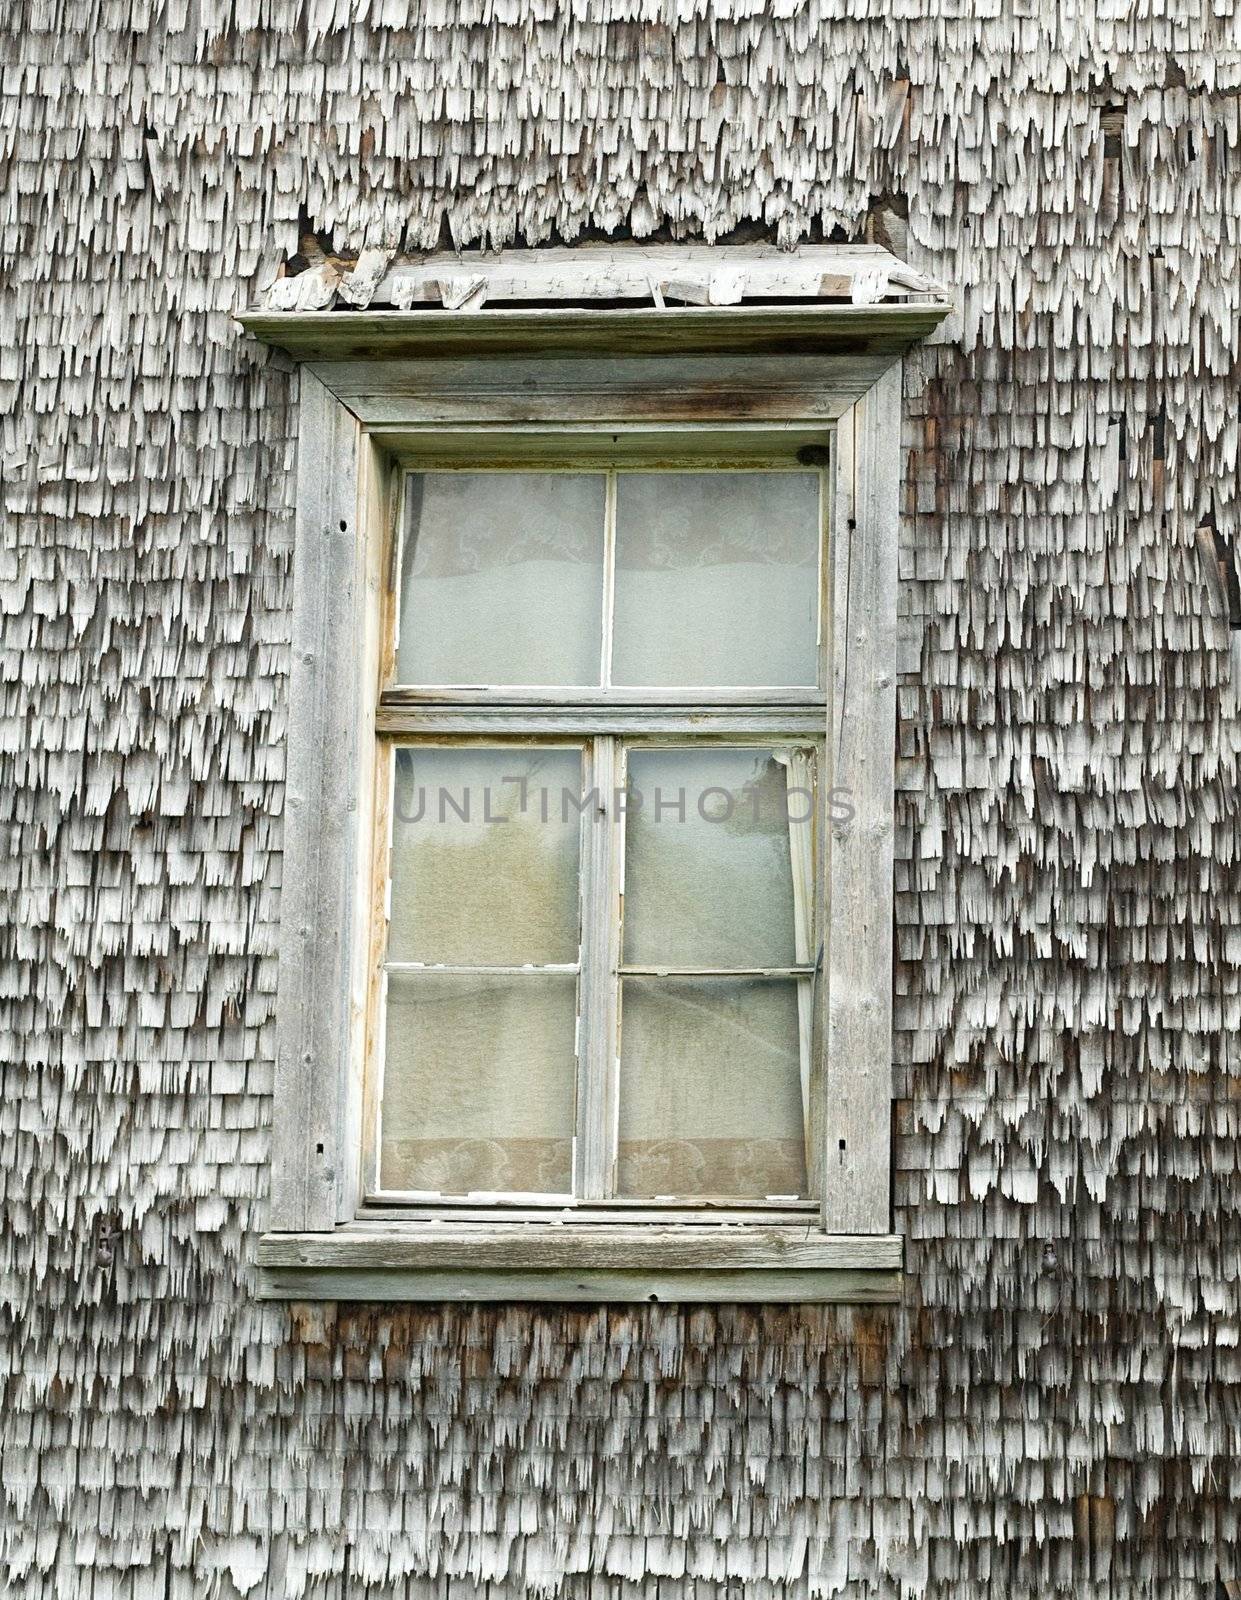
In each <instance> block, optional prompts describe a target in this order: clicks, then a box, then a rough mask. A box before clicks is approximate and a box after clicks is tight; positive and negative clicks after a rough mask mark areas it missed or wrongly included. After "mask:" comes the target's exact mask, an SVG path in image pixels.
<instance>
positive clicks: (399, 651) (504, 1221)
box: [248, 280, 942, 1300]
mask: <svg viewBox="0 0 1241 1600" xmlns="http://www.w3.org/2000/svg"><path fill="white" fill-rule="evenodd" d="M824 281H826V280H824ZM697 309H698V310H699V311H701V315H700V316H699V317H698V320H695V319H694V317H690V318H689V320H688V321H687V320H686V315H685V314H684V313H680V314H678V313H673V312H671V311H667V310H664V311H656V312H648V313H646V314H645V316H646V317H647V319H648V321H647V323H644V322H643V321H642V318H641V317H638V318H637V319H636V320H635V318H634V315H633V313H626V312H619V313H618V312H616V311H611V310H610V311H608V312H604V313H597V312H592V313H589V314H585V315H584V316H583V315H582V314H579V316H578V318H577V320H576V321H575V317H574V314H573V313H571V312H568V313H565V314H563V315H559V314H556V315H554V320H553V321H552V323H551V324H550V326H551V327H553V328H554V329H555V338H556V340H557V341H558V342H559V345H560V346H563V347H565V348H562V349H558V350H557V353H556V354H555V355H549V354H547V353H546V344H547V339H548V327H549V323H548V322H546V321H544V322H543V323H539V322H538V321H537V317H538V316H539V315H540V314H541V315H543V316H544V317H547V316H549V315H553V314H550V313H547V312H542V313H535V312H527V313H520V312H519V313H506V312H503V311H496V312H494V313H486V314H474V320H473V321H471V316H470V315H469V314H464V313H463V314H457V313H449V312H442V311H441V312H437V313H427V312H422V313H408V314H405V313H386V314H385V313H379V314H378V315H373V314H372V315H368V316H365V317H358V316H355V315H351V314H348V313H346V314H343V315H328V314H318V315H317V316H316V314H314V313H311V314H306V315H303V314H299V313H287V312H285V313H281V312H277V313H272V314H268V315H267V317H266V320H264V318H263V317H262V316H257V317H253V318H250V319H248V320H249V322H250V325H251V326H252V327H253V328H254V329H255V331H257V332H259V333H260V334H261V335H263V336H265V337H268V338H271V339H272V340H273V342H278V343H282V344H283V345H284V346H285V347H286V348H288V349H290V350H292V351H293V353H294V354H296V355H298V356H299V357H303V358H306V357H308V358H309V363H308V365H306V366H304V367H303V370H302V376H301V383H302V403H301V419H300V434H299V480H298V508H297V512H298V521H297V591H296V601H295V618H294V647H293V658H292V670H291V679H290V740H289V779H288V804H287V823H286V828H287V839H286V876H285V889H284V896H285V905H284V927H283V935H282V938H283V945H282V952H281V969H280V985H281V992H280V997H279V1014H280V1035H279V1042H278V1070H277V1080H276V1086H275V1102H274V1111H273V1117H274V1138H275V1152H274V1162H273V1215H272V1224H271V1228H270V1230H269V1232H268V1234H267V1235H266V1236H265V1237H264V1239H263V1241H262V1244H261V1248H260V1261H261V1263H262V1267H263V1284H264V1287H265V1290H266V1292H268V1293H272V1294H276V1295H283V1296H294V1297H305V1296H308V1295H313V1294H323V1295H327V1296H332V1297H335V1298H371V1297H379V1298H442V1297H464V1298H491V1299H495V1298H552V1299H566V1298H567V1299H590V1298H596V1297H598V1298H619V1299H635V1298H642V1299H647V1298H680V1299H755V1298H767V1299H784V1300H788V1299H807V1300H809V1299H832V1298H855V1299H883V1298H887V1297H890V1296H891V1295H893V1294H895V1293H896V1292H898V1284H899V1275H898V1268H899V1260H900V1241H899V1240H898V1239H895V1238H893V1237H892V1236H891V1233H890V1220H889V1210H888V1171H889V1160H890V1152H889V1126H888V1125H889V1108H890V1096H891V1045H890V1034H891V945H890V940H891V903H892V815H893V793H892V786H893V696H894V684H895V632H896V621H895V614H896V596H895V581H896V556H895V551H896V526H897V463H898V454H899V395H900V377H899V367H898V366H897V365H896V362H897V358H898V357H899V353H900V349H901V348H902V347H903V345H904V344H907V343H908V340H909V337H910V331H911V330H912V329H913V328H914V327H915V326H917V327H918V328H920V329H921V330H923V331H925V328H926V327H929V326H932V325H933V323H934V321H935V320H937V319H938V317H939V316H940V315H942V307H937V308H935V309H934V310H933V311H932V309H931V308H928V307H925V306H924V307H922V308H921V310H920V312H919V314H918V317H914V316H913V315H912V314H911V313H910V312H909V310H908V308H907V307H903V306H894V307H887V308H882V309H880V310H876V311H874V312H872V313H870V317H869V320H866V319H864V318H862V317H860V316H858V315H857V313H856V308H853V307H848V308H840V307H833V308H827V307H816V308H815V311H816V317H817V320H815V321H813V322H810V321H807V320H805V308H804V307H798V308H797V312H796V313H794V320H793V322H792V323H788V321H787V318H786V319H785V322H784V323H781V319H780V315H779V314H778V313H775V312H773V311H772V309H771V308H770V307H763V308H762V309H761V311H746V310H743V309H742V308H740V307H730V308H728V309H727V310H724V311H706V310H703V309H702V308H697ZM902 315H903V317H904V321H903V322H902V320H901V318H902ZM618 316H619V317H620V318H621V319H622V323H623V331H624V333H625V335H626V340H625V341H622V345H623V346H624V352H623V354H619V355H618V354H617V353H616V352H615V350H614V349H613V345H614V344H615V336H614V334H613V329H614V328H615V327H616V326H617V325H616V323H615V320H612V321H609V320H608V319H609V318H612V319H615V318H616V317H618ZM678 316H679V318H680V320H679V321H678ZM799 316H800V318H801V320H798V317H799ZM486 318H490V320H486ZM523 318H524V319H525V322H524V323H523V320H522V319H523ZM531 318H534V319H535V321H534V322H533V323H531V321H530V319H531ZM592 318H593V321H592V320H591V319H592ZM919 318H920V319H921V320H919ZM626 319H627V320H626ZM669 319H671V320H669ZM773 319H774V320H773ZM674 325H675V328H676V331H677V337H676V339H675V340H674V344H675V346H676V348H674V350H673V351H672V352H671V353H669V351H668V350H667V349H666V341H667V335H668V330H669V329H670V328H673V327H674ZM644 327H645V328H646V330H647V331H646V334H645V336H644V337H643V336H642V330H643V328H644ZM789 327H795V328H796V331H797V333H798V337H799V341H800V343H801V344H803V345H804V346H805V348H804V349H797V350H795V351H794V352H793V353H792V354H789V353H788V351H787V344H788V337H789ZM654 328H658V335H657V336H656V335H655V334H653V333H652V332H651V329H654ZM449 335H452V337H449ZM536 335H537V337H536ZM457 337H461V338H464V339H465V343H464V345H463V346H462V347H461V348H458V347H457V346H456V345H455V343H454V339H455V338H457ZM532 342H533V344H534V346H535V347H536V348H534V349H532V348H531V345H532ZM601 342H602V343H603V344H604V345H605V346H606V347H607V352H606V353H602V352H601V351H600V349H599V345H600V343H601ZM773 344H774V345H775V346H776V347H777V349H778V350H779V351H782V352H783V353H776V350H773V349H771V348H769V347H770V346H771V345H773ZM734 346H735V347H734Z"/></svg>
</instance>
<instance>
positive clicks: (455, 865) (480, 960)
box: [388, 745, 582, 966]
mask: <svg viewBox="0 0 1241 1600" xmlns="http://www.w3.org/2000/svg"><path fill="white" fill-rule="evenodd" d="M581 788H582V757H581V751H580V750H563V749H561V750H557V749H531V748H530V747H528V746H527V747H526V748H524V749H522V748H508V749H475V748H458V749H451V750H446V749H434V748H427V747H424V746H421V745H403V746H401V747H399V748H398V749H397V751H396V774H395V780H394V783H393V810H392V857H391V873H392V884H391V904H390V907H389V925H388V959H389V960H390V961H432V962H444V963H447V964H451V965H455V966H460V965H469V966H518V965H525V964H526V963H527V962H534V963H539V964H542V963H546V962H566V961H576V960H577V951H578V879H577V869H578V835H579V826H580V825H579V821H578V818H579V815H580V812H579V809H578V799H579V796H580V794H581Z"/></svg>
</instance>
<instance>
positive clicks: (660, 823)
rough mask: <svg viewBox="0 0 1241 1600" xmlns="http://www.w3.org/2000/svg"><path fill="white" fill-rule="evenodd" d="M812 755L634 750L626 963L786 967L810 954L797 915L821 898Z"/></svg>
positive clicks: (627, 835) (628, 834) (628, 830)
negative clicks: (816, 891) (815, 875)
mask: <svg viewBox="0 0 1241 1600" xmlns="http://www.w3.org/2000/svg"><path fill="white" fill-rule="evenodd" d="M794 754H798V755H800V756H801V760H800V762H799V763H798V766H799V767H800V771H794V763H793V759H792V758H793V756H794ZM809 754H810V752H796V753H795V752H793V751H781V752H779V753H778V755H779V759H778V756H777V752H774V751H772V750H762V749H737V748H718V747H717V748H711V749H703V750H667V749H662V750H660V749H647V750H642V749H631V750H630V752H629V783H628V787H629V801H628V804H629V812H628V816H627V820H626V828H625V960H626V961H627V962H629V963H636V964H639V965H642V966H655V965H659V964H661V963H668V964H670V965H675V966H682V967H684V966H704V967H783V966H789V965H791V964H793V963H794V962H796V961H798V960H804V959H805V955H804V954H803V955H801V956H799V955H798V950H797V945H798V940H797V915H798V914H799V913H800V914H803V915H805V914H808V912H809V908H810V904H811V897H812V896H813V883H812V881H807V880H810V879H811V874H812V870H813V869H812V865H811V862H812V859H813V837H814V820H813V813H814V800H813V795H812V794H811V793H810V788H811V785H812V783H813V779H812V777H811V771H812V763H811V762H810V761H808V760H807V759H806V758H807V756H808V755H809ZM794 778H800V779H801V781H799V782H792V781H790V780H791V779H794ZM801 845H807V846H809V847H810V848H808V849H806V850H804V851H800V852H799V881H798V883H797V884H796V886H795V883H794V874H793V865H792V862H793V854H794V848H795V847H797V846H801ZM795 887H796V890H797V894H796V898H795V893H794V890H795Z"/></svg>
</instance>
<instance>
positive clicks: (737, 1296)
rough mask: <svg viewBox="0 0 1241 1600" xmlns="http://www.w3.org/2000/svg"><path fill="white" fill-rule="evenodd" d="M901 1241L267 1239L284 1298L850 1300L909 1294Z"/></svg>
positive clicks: (747, 1233)
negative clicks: (904, 1280) (904, 1283)
mask: <svg viewBox="0 0 1241 1600" xmlns="http://www.w3.org/2000/svg"><path fill="white" fill-rule="evenodd" d="M901 1259H902V1240H901V1239H900V1237H899V1236H897V1235H893V1234H854V1235H848V1236H841V1235H828V1234H824V1233H822V1232H819V1231H818V1230H817V1229H810V1228H808V1227H806V1225H805V1224H804V1223H801V1224H772V1225H766V1224H744V1223H742V1224H737V1225H722V1226H721V1225H714V1226H698V1225H693V1224H669V1225H659V1224H636V1225H633V1226H626V1225H618V1224H601V1225H600V1224H587V1223H583V1224H575V1223H571V1222H570V1223H564V1224H557V1223H535V1224H526V1223H455V1222H414V1223H407V1224H388V1225H375V1224H371V1225H357V1226H353V1227H342V1228H337V1229H335V1230H333V1231H332V1232H330V1233H322V1234H318V1233H268V1234H265V1235H263V1237H262V1238H261V1239H260V1240H259V1250H258V1264H259V1268H260V1292H261V1293H262V1295H263V1297H264V1298H267V1299H276V1300H315V1299H322V1300H398V1301H399V1300H407V1301H408V1300H424V1301H425V1300H454V1301H471V1300H548V1301H587V1302H589V1301H656V1302H659V1301H671V1302H677V1301H686V1302H716V1303H723V1302H735V1301H771V1302H776V1301H785V1302H787V1301H792V1302H806V1303H810V1302H816V1301H819V1302H823V1301H845V1302H855V1303H868V1304H873V1303H881V1302H893V1301H898V1300H899V1299H900V1298H901Z"/></svg>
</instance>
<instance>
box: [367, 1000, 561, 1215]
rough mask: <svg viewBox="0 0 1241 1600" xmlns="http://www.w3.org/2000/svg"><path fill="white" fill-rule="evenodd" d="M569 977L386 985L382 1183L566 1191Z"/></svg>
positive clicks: (447, 1190)
mask: <svg viewBox="0 0 1241 1600" xmlns="http://www.w3.org/2000/svg"><path fill="white" fill-rule="evenodd" d="M576 1014H577V980H576V979H575V978H573V977H555V976H553V977H546V976H526V975H523V976H520V977H493V976H487V975H484V974H478V975H471V976H469V977H458V976H453V977H448V976H445V975H443V974H433V973H415V974H409V975H401V974H396V973H392V974H390V975H389V977H388V1005H387V1042H386V1049H385V1056H384V1083H383V1116H382V1139H381V1148H380V1183H381V1186H382V1187H383V1188H385V1189H429V1190H432V1191H433V1192H436V1193H439V1194H471V1193H475V1192H477V1191H479V1190H489V1191H492V1192H497V1193H504V1192H513V1191H515V1192H518V1193H528V1194H529V1193H536V1194H567V1193H569V1191H570V1189H571V1188H572V1182H573V1178H572V1168H573V1119H574V1070H575V1069H574V1053H573V1052H574V1029H575V1027H576Z"/></svg>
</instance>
